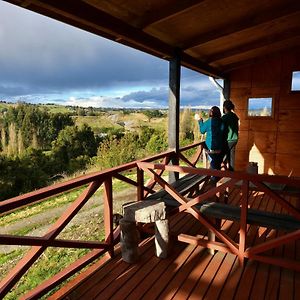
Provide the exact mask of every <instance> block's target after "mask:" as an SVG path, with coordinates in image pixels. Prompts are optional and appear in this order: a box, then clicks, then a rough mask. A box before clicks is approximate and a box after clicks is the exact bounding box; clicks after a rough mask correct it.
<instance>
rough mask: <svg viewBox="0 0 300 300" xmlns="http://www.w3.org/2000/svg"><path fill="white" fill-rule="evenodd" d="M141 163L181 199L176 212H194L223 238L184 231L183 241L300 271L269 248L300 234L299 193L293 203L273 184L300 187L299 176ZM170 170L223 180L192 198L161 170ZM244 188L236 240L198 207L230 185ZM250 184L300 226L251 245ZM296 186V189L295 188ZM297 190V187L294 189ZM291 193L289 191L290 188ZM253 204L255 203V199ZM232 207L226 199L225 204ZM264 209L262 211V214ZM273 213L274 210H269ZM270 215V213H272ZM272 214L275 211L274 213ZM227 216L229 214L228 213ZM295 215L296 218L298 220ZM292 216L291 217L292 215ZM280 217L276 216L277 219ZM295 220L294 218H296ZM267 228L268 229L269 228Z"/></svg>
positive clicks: (144, 169)
mask: <svg viewBox="0 0 300 300" xmlns="http://www.w3.org/2000/svg"><path fill="white" fill-rule="evenodd" d="M138 166H139V167H140V168H141V169H142V170H143V171H144V172H146V173H148V175H149V176H151V178H152V179H153V181H155V182H156V183H158V184H159V185H160V186H161V187H162V188H163V189H164V190H165V191H166V192H167V193H168V194H169V195H171V196H172V198H173V199H175V200H176V201H177V202H178V207H177V208H175V209H174V210H175V212H177V213H180V212H182V211H185V212H188V213H190V214H191V215H192V216H193V217H194V218H195V219H196V220H197V221H199V222H200V223H201V224H202V225H203V226H204V227H206V228H207V229H208V231H209V232H212V233H213V234H214V235H215V236H216V237H217V238H218V240H219V241H213V240H210V239H209V238H208V237H199V236H198V237H194V236H189V235H186V234H180V235H179V236H178V240H179V241H183V242H187V243H191V244H194V245H201V246H203V247H206V248H210V249H214V250H220V251H223V252H230V253H233V254H235V255H237V256H238V258H239V261H240V263H241V265H243V263H244V259H245V258H249V259H254V260H258V261H262V262H265V263H269V264H275V265H278V266H281V267H284V268H288V269H293V270H296V271H298V272H299V271H300V262H299V261H297V260H293V259H286V258H281V257H272V256H267V255H266V252H267V251H269V250H273V249H274V248H277V247H280V246H284V245H285V244H286V243H293V242H296V241H297V240H299V238H300V229H299V226H298V225H299V221H300V209H299V207H300V199H299V194H298V195H297V197H295V200H296V201H295V203H293V204H292V203H291V202H290V201H288V200H287V199H286V197H284V196H283V195H282V194H284V193H285V192H284V191H280V190H279V191H278V190H275V189H274V188H272V186H273V187H274V186H276V185H286V186H288V187H296V188H298V189H299V187H300V179H299V178H290V177H287V176H286V177H285V176H270V175H256V174H255V175H254V174H248V173H245V172H230V171H217V170H212V169H202V168H193V167H185V166H171V165H164V164H155V163H150V162H139V163H138ZM164 171H166V172H178V173H184V174H198V175H201V176H202V175H209V176H214V177H219V178H220V181H219V184H218V185H216V186H211V187H210V188H209V189H208V190H207V191H206V192H203V193H201V194H199V195H196V196H195V197H192V198H190V197H189V198H187V197H185V196H183V195H181V194H180V193H178V192H177V190H176V189H175V188H174V187H173V186H172V185H170V184H169V183H168V182H166V181H165V180H164V179H163V178H162V177H161V176H160V174H162V173H163V172H164ZM232 187H234V188H239V187H240V189H241V191H240V192H241V198H240V199H241V200H240V202H239V203H238V205H237V206H238V208H239V209H240V215H239V216H238V217H239V223H240V229H239V239H238V241H235V240H233V239H232V238H231V237H230V236H229V235H228V234H227V233H226V232H224V231H223V230H221V228H220V226H218V222H215V223H214V222H211V221H210V220H209V219H207V218H206V217H205V215H203V214H202V213H201V212H200V211H199V209H198V208H196V207H195V206H196V205H198V206H199V204H201V203H204V201H206V200H209V199H210V198H211V197H213V196H215V195H221V194H223V195H224V194H225V192H226V191H228V189H229V188H232ZM250 188H251V189H254V190H256V191H261V192H263V193H264V194H265V195H268V196H269V197H270V198H271V199H272V200H273V201H274V203H275V204H277V205H278V206H279V207H280V208H281V209H282V211H283V212H284V214H283V216H282V217H286V216H287V215H289V216H292V217H293V218H294V219H295V221H296V222H297V225H296V226H297V229H296V230H293V231H289V232H285V233H284V234H283V235H279V236H275V237H274V238H272V239H268V240H267V241H264V242H261V243H260V244H258V245H253V246H251V245H249V244H248V245H247V228H248V224H249V222H248V208H249V204H250V203H249V196H250ZM292 190H293V189H292ZM294 191H295V190H294ZM287 193H288V191H287ZM251 204H253V203H251ZM226 206H227V207H229V206H228V205H227V204H226V203H225V204H224V208H225V207H226ZM261 213H262V211H260V212H258V214H261ZM269 215H270V214H269ZM269 215H268V216H269ZM270 216H271V215H270ZM274 217H275V218H276V217H279V216H278V214H277V215H276V214H274ZM224 219H226V216H225V217H224ZM294 219H292V220H294ZM288 220H290V218H289V217H288ZM275 221H276V219H275ZM292 222H293V221H292ZM266 232H268V229H267V228H266Z"/></svg>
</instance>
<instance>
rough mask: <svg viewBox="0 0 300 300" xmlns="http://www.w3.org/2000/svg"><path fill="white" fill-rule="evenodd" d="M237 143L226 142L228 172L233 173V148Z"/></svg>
mask: <svg viewBox="0 0 300 300" xmlns="http://www.w3.org/2000/svg"><path fill="white" fill-rule="evenodd" d="M236 144H237V141H228V149H227V153H226V156H227V158H226V160H227V162H228V164H229V168H228V169H229V171H234V162H235V146H236Z"/></svg>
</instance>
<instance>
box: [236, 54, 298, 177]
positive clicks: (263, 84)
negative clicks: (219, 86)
mask: <svg viewBox="0 0 300 300" xmlns="http://www.w3.org/2000/svg"><path fill="white" fill-rule="evenodd" d="M296 70H298V71H300V55H299V51H298V53H297V51H290V52H285V53H280V54H277V55H276V56H270V57H268V58H265V59H264V60H262V61H257V62H256V63H255V64H253V65H251V66H248V67H245V68H243V69H239V70H235V71H232V72H231V73H230V80H231V90H230V99H231V100H232V101H233V102H234V104H235V106H236V109H235V111H236V113H237V115H238V116H239V118H240V139H239V142H238V145H237V154H236V169H237V170H245V169H246V168H247V165H248V162H249V161H255V162H258V165H259V173H268V174H280V175H287V174H289V173H290V172H291V171H292V172H293V173H292V174H293V175H294V176H300V92H291V91H290V87H291V74H292V71H296ZM249 97H273V103H274V116H273V118H266V119H262V118H249V117H247V100H248V98H249Z"/></svg>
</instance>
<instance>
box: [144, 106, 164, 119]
mask: <svg viewBox="0 0 300 300" xmlns="http://www.w3.org/2000/svg"><path fill="white" fill-rule="evenodd" d="M143 114H144V115H145V116H146V117H147V118H148V120H149V122H150V120H151V119H152V118H161V117H163V116H164V114H163V113H162V112H161V111H159V110H158V109H149V110H148V109H147V110H144V111H143Z"/></svg>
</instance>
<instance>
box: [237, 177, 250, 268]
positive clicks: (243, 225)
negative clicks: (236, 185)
mask: <svg viewBox="0 0 300 300" xmlns="http://www.w3.org/2000/svg"><path fill="white" fill-rule="evenodd" d="M248 193H249V181H247V180H244V181H243V185H242V202H241V218H240V232H239V233H240V238H239V263H240V266H242V267H243V266H244V260H245V250H246V239H247V215H248Z"/></svg>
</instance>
